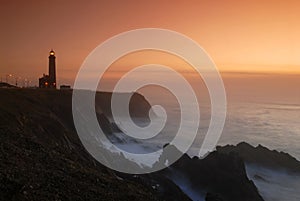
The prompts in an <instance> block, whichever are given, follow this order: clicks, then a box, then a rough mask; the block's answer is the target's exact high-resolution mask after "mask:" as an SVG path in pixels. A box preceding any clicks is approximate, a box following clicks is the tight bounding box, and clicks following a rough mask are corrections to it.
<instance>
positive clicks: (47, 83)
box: [39, 50, 56, 89]
mask: <svg viewBox="0 0 300 201" xmlns="http://www.w3.org/2000/svg"><path fill="white" fill-rule="evenodd" d="M55 58H56V57H55V52H54V51H53V50H51V51H50V52H49V74H48V75H45V74H44V75H43V77H41V78H39V87H40V88H52V89H56V66H55Z"/></svg>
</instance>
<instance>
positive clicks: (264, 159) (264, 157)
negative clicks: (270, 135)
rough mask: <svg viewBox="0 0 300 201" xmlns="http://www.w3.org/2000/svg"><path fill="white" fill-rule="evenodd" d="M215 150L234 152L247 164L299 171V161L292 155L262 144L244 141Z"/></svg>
mask: <svg viewBox="0 0 300 201" xmlns="http://www.w3.org/2000/svg"><path fill="white" fill-rule="evenodd" d="M217 150H218V152H220V153H225V154H229V153H236V154H238V155H239V156H240V157H241V158H242V159H243V160H244V161H245V162H246V163H249V164H254V165H259V166H263V167H266V168H270V169H277V170H287V171H289V172H294V173H300V162H299V161H297V160H296V159H295V158H294V157H292V156H291V155H289V154H287V153H284V152H278V151H276V150H269V149H268V148H266V147H264V146H262V145H258V146H257V147H253V146H251V145H249V144H247V143H245V142H241V143H239V144H238V145H236V146H233V145H227V146H224V147H217Z"/></svg>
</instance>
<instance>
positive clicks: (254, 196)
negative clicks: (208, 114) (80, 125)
mask: <svg viewBox="0 0 300 201" xmlns="http://www.w3.org/2000/svg"><path fill="white" fill-rule="evenodd" d="M0 97H1V99H0V152H1V154H0V181H1V183H0V199H1V200H7V201H8V200H72V201H74V200H180V201H181V200H190V198H194V197H193V196H191V195H190V193H191V192H193V193H195V192H196V193H199V194H201V195H203V197H206V200H207V201H216V200H220V201H222V200H223V201H235V200H236V201H238V200H244V201H256V200H257V201H260V200H262V198H261V196H260V195H259V193H258V190H257V189H256V187H255V185H254V183H253V182H252V181H251V180H249V179H248V177H247V174H246V171H245V164H244V160H245V161H246V162H249V161H250V158H257V157H255V154H256V152H253V149H254V150H256V149H258V148H254V147H251V146H250V145H247V144H242V147H244V148H243V149H242V150H240V147H241V144H240V145H238V146H237V147H235V146H225V147H223V148H218V149H217V151H215V152H212V153H210V154H209V155H208V156H207V157H206V158H204V159H198V158H196V157H194V158H190V157H189V156H187V155H186V154H185V155H183V156H182V157H181V158H180V159H179V160H178V161H177V162H176V163H175V164H173V165H172V166H171V167H168V168H166V169H164V170H162V171H160V172H156V173H152V174H147V175H126V174H121V173H118V172H114V171H111V170H109V169H107V168H106V167H104V166H103V165H101V164H99V163H98V162H97V161H95V160H94V159H93V158H92V157H91V156H90V155H89V154H88V153H87V152H86V150H85V149H84V148H83V146H82V144H81V142H80V140H79V139H78V136H77V134H76V132H75V128H74V124H73V119H72V105H71V102H72V100H71V98H72V92H71V91H58V90H24V89H23V90H22V89H1V90H0ZM110 97H111V93H98V94H97V96H96V111H97V112H98V114H97V116H98V120H99V123H100V125H101V127H102V128H103V129H104V130H105V132H106V133H107V134H111V133H112V132H113V131H114V130H116V129H118V128H117V126H116V125H115V124H113V123H112V122H111V120H110V110H109V109H108V108H110V107H109V101H110ZM130 108H131V109H130V111H131V115H132V116H134V117H138V118H140V117H143V118H147V115H148V111H149V108H150V105H149V103H148V102H147V101H146V100H145V98H144V97H142V96H141V95H139V94H134V97H133V99H132V101H131V106H130ZM134 108H135V109H134ZM136 108H138V109H136ZM259 149H260V148H259ZM173 151H178V150H177V149H176V147H174V150H173ZM237 152H238V153H237ZM240 153H241V154H240ZM249 153H250V155H251V157H250V156H249ZM263 153H265V154H266V156H268V154H271V153H272V154H273V152H271V151H269V150H268V149H266V148H264V149H263ZM118 157H119V159H120V160H116V163H118V162H120V161H122V156H118ZM280 158H281V159H280ZM283 158H285V159H283ZM160 160H162V161H163V162H164V161H165V160H166V157H165V156H164V154H162V155H161V157H160ZM272 160H283V161H284V164H289V163H293V167H294V166H295V167H296V166H297V164H296V163H295V161H294V159H293V158H291V157H290V156H289V155H286V154H283V153H274V157H273V158H272ZM257 162H258V163H260V162H261V161H257ZM298 163H299V162H298ZM181 178H184V180H185V182H182V181H181ZM186 187H188V188H186ZM187 189H188V190H187ZM194 199H195V198H194ZM195 200H197V199H195Z"/></svg>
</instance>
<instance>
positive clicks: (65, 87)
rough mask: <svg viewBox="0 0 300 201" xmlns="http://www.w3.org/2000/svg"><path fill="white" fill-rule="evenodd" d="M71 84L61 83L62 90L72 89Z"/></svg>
mask: <svg viewBox="0 0 300 201" xmlns="http://www.w3.org/2000/svg"><path fill="white" fill-rule="evenodd" d="M70 89H71V86H70V85H60V90H70Z"/></svg>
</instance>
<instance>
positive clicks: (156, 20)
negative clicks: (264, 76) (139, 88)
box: [0, 0, 300, 84]
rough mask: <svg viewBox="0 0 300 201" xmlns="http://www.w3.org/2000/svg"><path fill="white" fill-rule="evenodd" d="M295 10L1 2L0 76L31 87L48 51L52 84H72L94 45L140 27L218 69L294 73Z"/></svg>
mask: <svg viewBox="0 0 300 201" xmlns="http://www.w3.org/2000/svg"><path fill="white" fill-rule="evenodd" d="M299 8H300V1H298V0H286V1H282V0H243V1H240V0H199V1H174V0H173V1H171V0H170V1H158V0H157V1H131V0H126V1H121V0H119V1H113V0H111V1H97V0H94V1H83V0H82V1H77V0H73V1H71V0H66V1H60V0H52V1H38V0H27V1H23V0H20V1H10V0H1V7H0V22H1V32H0V38H1V46H0V76H1V77H2V78H3V79H4V78H5V76H6V74H8V73H12V74H14V75H17V76H22V77H27V78H29V79H31V80H33V82H36V80H37V78H38V77H39V76H41V75H42V73H47V64H48V63H47V62H48V58H47V57H48V52H49V50H50V49H51V48H53V49H54V50H55V51H56V55H57V68H58V69H57V71H58V72H57V74H58V76H59V79H58V80H59V82H60V83H63V82H64V83H68V84H72V82H73V79H74V77H75V75H76V73H77V71H78V69H79V67H80V65H81V63H82V62H83V60H84V59H85V57H86V56H87V55H88V54H89V53H90V51H92V50H93V49H94V48H95V47H96V46H98V45H99V44H100V43H101V42H103V41H104V40H106V39H108V38H110V37H112V36H114V35H116V34H118V33H121V32H124V31H129V30H131V29H137V28H145V27H157V28H165V29H171V30H174V31H177V32H180V33H183V34H185V35H187V36H189V37H190V38H192V39H194V40H195V41H197V42H198V43H199V44H200V45H201V46H202V47H203V48H204V49H205V50H206V51H207V52H208V53H209V54H210V56H211V57H212V59H213V60H214V61H215V63H216V64H217V66H218V68H219V69H220V70H221V71H239V72H240V71H247V72H257V71H264V72H272V73H274V72H276V73H286V72H288V73H300V23H299V22H300V12H299ZM162 58H164V57H161V59H162ZM132 59H133V60H132V63H133V64H134V63H135V62H134V58H132ZM128 60H129V59H127V61H128ZM120 65H121V64H120ZM174 65H176V64H174Z"/></svg>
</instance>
